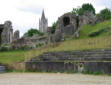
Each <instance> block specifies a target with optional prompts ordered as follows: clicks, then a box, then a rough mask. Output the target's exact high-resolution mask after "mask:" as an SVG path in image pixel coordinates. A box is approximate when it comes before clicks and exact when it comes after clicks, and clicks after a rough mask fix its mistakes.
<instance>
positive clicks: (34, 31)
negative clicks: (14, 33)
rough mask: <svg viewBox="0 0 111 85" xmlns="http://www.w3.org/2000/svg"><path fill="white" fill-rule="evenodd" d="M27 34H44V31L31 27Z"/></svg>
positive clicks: (30, 35)
mask: <svg viewBox="0 0 111 85" xmlns="http://www.w3.org/2000/svg"><path fill="white" fill-rule="evenodd" d="M25 34H27V35H28V36H29V37H32V36H33V35H34V34H38V35H40V36H42V35H43V33H41V32H40V31H39V30H37V29H33V28H31V29H30V30H28V32H26V33H25Z"/></svg>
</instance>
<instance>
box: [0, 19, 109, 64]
mask: <svg viewBox="0 0 111 85" xmlns="http://www.w3.org/2000/svg"><path fill="white" fill-rule="evenodd" d="M79 33H80V37H79V38H78V39H74V38H72V37H71V38H69V39H66V41H64V42H60V43H54V44H50V45H46V46H43V47H41V48H38V49H33V50H31V51H10V52H0V63H5V64H7V63H11V62H23V61H27V60H30V59H31V58H32V57H35V56H38V55H40V54H42V53H44V52H53V51H72V50H91V49H106V48H107V49H110V48H111V20H109V21H104V22H102V23H99V24H96V25H94V26H91V25H84V26H83V27H82V28H81V29H80V30H79ZM95 33H96V36H94V37H90V36H89V35H90V34H94V35H95Z"/></svg>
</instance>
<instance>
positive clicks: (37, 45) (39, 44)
mask: <svg viewBox="0 0 111 85" xmlns="http://www.w3.org/2000/svg"><path fill="white" fill-rule="evenodd" d="M43 45H44V44H43V43H37V44H36V48H39V47H41V46H43Z"/></svg>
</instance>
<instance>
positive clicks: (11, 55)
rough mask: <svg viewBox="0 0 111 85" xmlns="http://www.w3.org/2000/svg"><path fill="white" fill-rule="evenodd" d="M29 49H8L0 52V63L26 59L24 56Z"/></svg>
mask: <svg viewBox="0 0 111 85" xmlns="http://www.w3.org/2000/svg"><path fill="white" fill-rule="evenodd" d="M26 53H27V51H7V52H0V63H3V64H9V63H12V62H22V61H24V56H25V54H26Z"/></svg>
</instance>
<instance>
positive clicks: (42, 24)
mask: <svg viewBox="0 0 111 85" xmlns="http://www.w3.org/2000/svg"><path fill="white" fill-rule="evenodd" d="M47 29H48V20H47V19H46V17H45V13H44V10H43V11H42V17H41V19H39V31H40V32H44V33H45V32H47Z"/></svg>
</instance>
